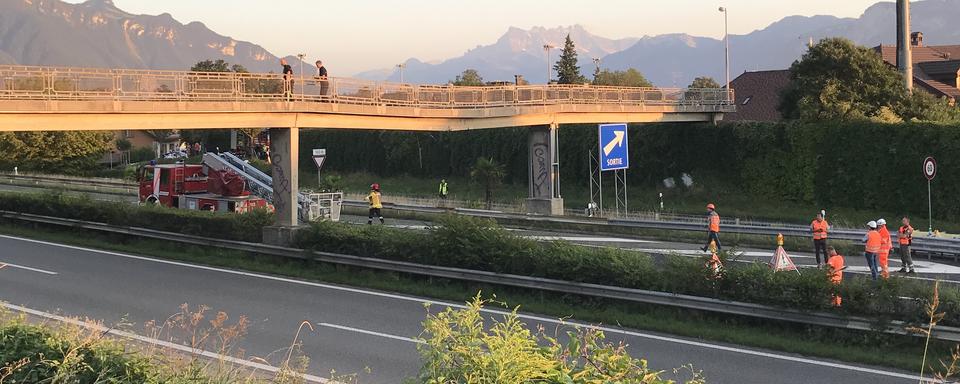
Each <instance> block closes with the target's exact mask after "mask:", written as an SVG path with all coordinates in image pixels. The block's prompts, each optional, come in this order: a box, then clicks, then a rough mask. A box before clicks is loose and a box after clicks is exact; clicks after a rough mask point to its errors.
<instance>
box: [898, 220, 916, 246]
mask: <svg viewBox="0 0 960 384" xmlns="http://www.w3.org/2000/svg"><path fill="white" fill-rule="evenodd" d="M897 232H899V233H900V236H897V237H898V241H899V242H900V245H910V244H913V227H911V226H909V225H904V226H902V227H900V230H899V231H897Z"/></svg>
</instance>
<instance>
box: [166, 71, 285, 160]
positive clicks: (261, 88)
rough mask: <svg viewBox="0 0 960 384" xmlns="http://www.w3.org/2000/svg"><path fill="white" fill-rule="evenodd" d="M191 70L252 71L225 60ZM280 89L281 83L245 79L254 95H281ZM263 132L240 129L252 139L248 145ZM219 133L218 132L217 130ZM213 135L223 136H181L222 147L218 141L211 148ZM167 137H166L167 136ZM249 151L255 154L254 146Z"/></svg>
mask: <svg viewBox="0 0 960 384" xmlns="http://www.w3.org/2000/svg"><path fill="white" fill-rule="evenodd" d="M190 70H191V71H193V72H234V73H250V71H249V70H247V68H246V67H244V66H243V65H240V64H230V63H228V62H226V61H225V60H223V59H217V60H204V61H200V62H198V63H196V64H194V65H193V67H191V68H190ZM280 87H281V83H280V82H279V81H270V80H261V79H244V88H245V89H246V90H247V91H248V92H252V93H274V94H276V93H279V92H280V91H279V89H280ZM263 130H264V128H244V129H239V131H240V132H241V133H243V134H244V135H245V136H246V137H248V138H250V140H247V142H248V143H252V142H253V140H252V139H253V138H255V137H256V136H257V135H259V134H260V132H263ZM217 131H218V130H217ZM227 131H229V130H227ZM170 133H171V134H172V132H170ZM211 133H212V134H213V136H223V135H222V134H218V133H217V132H209V131H207V132H203V131H189V132H188V131H183V132H181V135H182V136H183V139H184V140H186V141H187V142H190V143H196V142H200V143H203V144H204V146H205V147H207V148H212V147H220V145H219V144H221V143H220V142H219V141H218V143H216V144H217V145H213V146H211V142H210V137H211ZM167 136H169V135H167ZM165 137H166V136H165ZM226 147H227V145H226V143H223V148H226ZM247 151H248V152H249V153H253V148H252V146H249V148H247Z"/></svg>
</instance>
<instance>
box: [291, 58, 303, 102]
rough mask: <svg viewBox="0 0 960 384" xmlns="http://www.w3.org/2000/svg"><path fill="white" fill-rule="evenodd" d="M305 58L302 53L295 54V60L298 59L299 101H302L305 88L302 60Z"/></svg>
mask: <svg viewBox="0 0 960 384" xmlns="http://www.w3.org/2000/svg"><path fill="white" fill-rule="evenodd" d="M306 57H307V55H306V54H304V53H298V54H297V59H300V100H303V94H304V91H305V89H306V86H307V85H306V84H304V83H303V59H304V58H306ZM291 91H292V90H291Z"/></svg>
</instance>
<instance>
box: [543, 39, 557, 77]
mask: <svg viewBox="0 0 960 384" xmlns="http://www.w3.org/2000/svg"><path fill="white" fill-rule="evenodd" d="M554 48H556V47H555V46H553V45H552V44H544V45H543V50H544V52H546V53H547V84H550V77H551V71H550V50H551V49H554Z"/></svg>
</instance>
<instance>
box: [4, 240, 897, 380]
mask: <svg viewBox="0 0 960 384" xmlns="http://www.w3.org/2000/svg"><path fill="white" fill-rule="evenodd" d="M0 238H6V239H11V240H18V241H25V242H30V243H35V244H43V245H48V246H53V247H61V248H66V249H74V250H79V251H84V252H90V253H99V254H104V255H111V256H117V257H123V258H128V259H134V260H142V261H148V262H153V263H160V264H168V265H176V266H182V267H186V268H194V269H200V270H205V271H215V272H221V273H228V274H233V275H239V276H247V277H254V278H258V279H265V280H273V281H280V282H285V283H292V284H300V285H306V286H311V287H317V288H325V289H330V290H335V291H342V292H350V293H357V294H362V295H369V296H377V297H384V298H389V299H395V300H403V301H410V302H415V303H419V304H424V303H426V304H439V305H445V306H448V307H451V308H460V309H463V308H466V306H465V305H463V304H456V303H448V302H443V301H438V300H428V299H424V298H417V297H413V296H404V295H398V294H393V293H386V292H377V291H369V290H363V289H358V288H349V287H343V286H336V285H330V284H322V283H315V282H310V281H303V280H295V279H290V278H285V277H277V276H270V275H263V274H259V273H252V272H243V271H235V270H230V269H223V268H216V267H208V266H204V265H194V264H187V263H181V262H177V261H169V260H161V259H153V258H149V257H143V256H134V255H128V254H123V253H118V252H110V251H102V250H98V249H91V248H84V247H76V246H72V245H65V244H57V243H51V242H47V241H42V240H33V239H24V238H20V237H14V236H6V235H0ZM483 311H484V312H487V313H493V314H500V315H504V314H507V313H508V312H507V311H500V310H495V309H488V308H485V309H484V310H483ZM519 317H520V318H522V319H528V320H537V321H542V322H545V323H551V324H558V325H563V324H570V325H576V326H580V327H588V328H593V329H598V330H602V331H604V332H608V333H619V334H623V335H629V336H635V337H641V338H648V339H653V340H659V341H666V342H671V343H677V344H685V345H692V346H697V347H701V348H706V349H715V350H721V351H727V352H735V353H740V354H745V355H753V356H760V357H767V358H771V359H777V360H785V361H791V362H798V363H804V364H811V365H819V366H823V367H831V368H838V369H845V370H848V371H855V372H862V373H870V374H876V375H882V376H890V377H897V378H906V379H914V376H910V375H905V374H902V373H899V372H891V371H883V370H879V369H873V368H865V367H858V366H855V365H847V364H839V363H833V362H829V361H822V360H814V359H808V358H803V357H796V356H788V355H779V354H775V353H769V352H761V351H754V350H749V349H744V348H736V347H728V346H724V345H719V344H708V343H704V342H699V341H691V340H686V339H680V338H675V337H668V336H659V335H654V334H648V333H640V332H635V331H627V330H622V329H616V328H609V327H603V326H594V325H590V324H587V323H581V322H576V321H562V320H558V319H552V318H547V317H543V316H535V315H527V314H519Z"/></svg>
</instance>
